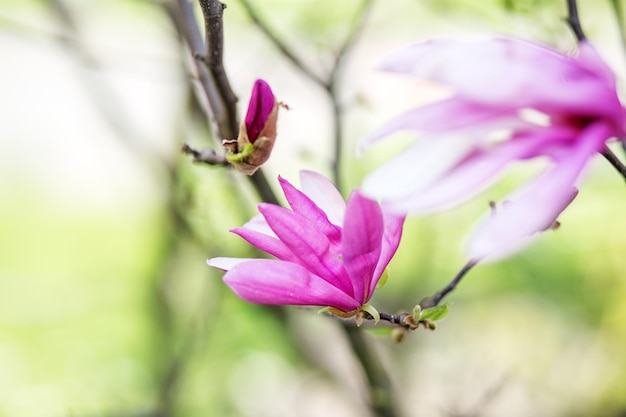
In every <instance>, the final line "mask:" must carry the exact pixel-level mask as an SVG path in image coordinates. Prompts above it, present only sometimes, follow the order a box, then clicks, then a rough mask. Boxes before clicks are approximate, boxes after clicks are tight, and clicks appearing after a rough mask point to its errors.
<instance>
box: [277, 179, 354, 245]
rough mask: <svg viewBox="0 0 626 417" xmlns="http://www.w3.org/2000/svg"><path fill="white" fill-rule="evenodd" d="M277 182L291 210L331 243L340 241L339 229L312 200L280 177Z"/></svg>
mask: <svg viewBox="0 0 626 417" xmlns="http://www.w3.org/2000/svg"><path fill="white" fill-rule="evenodd" d="M278 181H279V182H280V186H281V187H282V189H283V192H284V194H285V198H287V202H288V203H289V205H290V206H291V208H292V210H293V211H295V212H296V213H298V214H300V215H302V216H303V217H304V218H305V219H307V221H309V222H310V223H312V224H313V225H315V227H317V228H318V229H319V230H320V231H321V232H322V233H324V234H325V235H326V236H327V237H328V239H329V240H330V241H331V242H333V243H336V244H339V242H340V241H341V228H340V227H339V226H335V225H334V224H332V223H330V222H329V221H328V216H327V215H326V213H324V212H323V211H322V209H321V208H319V207H318V206H317V205H315V203H314V202H313V200H311V199H310V198H309V197H308V196H307V195H306V194H304V193H303V192H301V191H299V190H297V189H296V188H295V187H294V186H293V185H291V184H290V183H289V182H288V181H286V180H285V179H283V178H281V177H278ZM333 188H334V187H333ZM342 203H343V200H342Z"/></svg>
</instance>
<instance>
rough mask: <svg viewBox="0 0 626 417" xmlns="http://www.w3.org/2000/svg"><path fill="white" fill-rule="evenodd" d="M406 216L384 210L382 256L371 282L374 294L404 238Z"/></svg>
mask: <svg viewBox="0 0 626 417" xmlns="http://www.w3.org/2000/svg"><path fill="white" fill-rule="evenodd" d="M404 218H405V217H404V216H398V215H395V214H392V213H388V212H385V211H383V223H384V230H383V240H382V245H381V250H380V258H379V259H378V263H377V264H376V269H375V270H374V275H373V277H372V282H370V288H369V294H370V295H371V294H373V293H374V290H375V289H376V285H378V281H379V280H380V277H381V276H382V275H383V273H384V272H385V269H386V268H387V265H389V262H390V261H391V258H393V255H395V253H396V250H397V249H398V246H399V245H400V239H401V238H402V226H403V225H404Z"/></svg>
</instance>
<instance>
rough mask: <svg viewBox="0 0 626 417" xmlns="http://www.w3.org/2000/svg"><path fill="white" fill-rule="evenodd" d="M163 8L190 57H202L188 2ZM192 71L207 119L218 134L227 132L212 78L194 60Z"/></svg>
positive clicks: (182, 0)
mask: <svg viewBox="0 0 626 417" xmlns="http://www.w3.org/2000/svg"><path fill="white" fill-rule="evenodd" d="M163 6H164V7H165V10H166V11H167V13H168V15H169V17H170V19H171V20H172V23H173V24H174V27H175V28H176V30H177V31H178V33H179V34H180V35H181V36H182V38H183V39H184V40H185V43H186V44H187V47H188V48H189V50H190V53H191V55H192V56H193V57H197V56H203V55H204V41H203V40H202V34H201V33H200V28H199V27H198V25H197V24H196V18H195V15H194V11H193V6H192V5H191V3H190V2H189V1H188V0H175V3H174V2H173V1H166V2H164V3H163ZM194 69H195V70H196V73H197V77H198V81H199V83H200V86H201V87H202V90H203V91H204V94H205V96H206V100H207V101H208V108H207V109H205V110H206V111H208V112H209V113H210V114H209V118H210V119H212V120H215V121H216V123H217V125H218V126H217V128H218V131H219V132H222V131H228V129H229V127H228V125H226V124H224V122H222V124H220V121H221V120H225V118H224V117H223V116H221V115H222V114H223V113H224V112H225V109H224V103H223V102H222V100H221V98H220V94H219V91H218V89H217V86H216V85H215V82H214V81H213V77H212V76H211V74H210V73H209V70H208V69H207V67H206V66H205V65H204V64H202V63H201V62H200V61H198V60H195V65H194ZM218 137H219V136H218ZM228 139H232V138H228ZM220 145H221V144H220Z"/></svg>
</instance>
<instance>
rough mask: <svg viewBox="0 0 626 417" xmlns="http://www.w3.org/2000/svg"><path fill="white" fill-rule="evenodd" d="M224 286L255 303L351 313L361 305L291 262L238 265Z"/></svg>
mask: <svg viewBox="0 0 626 417" xmlns="http://www.w3.org/2000/svg"><path fill="white" fill-rule="evenodd" d="M224 282H225V283H226V285H228V286H229V287H230V288H231V289H232V290H233V291H234V292H235V294H237V295H238V296H239V297H241V298H243V299H244V300H246V301H249V302H251V303H258V304H279V305H314V306H330V307H335V308H338V309H340V310H343V311H351V310H355V309H357V308H359V307H360V304H359V303H358V302H357V301H356V300H355V299H353V298H352V297H350V296H348V295H347V294H346V293H344V292H343V291H341V290H340V289H338V288H337V287H335V286H334V285H332V284H330V283H328V282H327V281H325V280H324V279H322V278H321V277H319V276H317V275H315V274H313V273H311V272H310V271H309V270H307V268H305V267H303V266H301V265H298V264H294V263H291V262H283V261H277V260H272V259H256V260H249V261H247V262H241V263H238V264H237V265H235V266H234V267H233V268H232V269H230V270H229V271H228V272H227V273H226V274H225V275H224Z"/></svg>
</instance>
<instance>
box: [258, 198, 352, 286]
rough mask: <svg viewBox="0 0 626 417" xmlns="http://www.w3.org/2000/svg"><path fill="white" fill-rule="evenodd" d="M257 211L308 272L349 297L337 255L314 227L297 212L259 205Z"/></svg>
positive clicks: (347, 279)
mask: <svg viewBox="0 0 626 417" xmlns="http://www.w3.org/2000/svg"><path fill="white" fill-rule="evenodd" d="M259 211H260V212H261V213H262V214H263V216H264V217H265V220H266V221H267V223H268V224H269V226H270V227H271V228H272V230H273V231H274V233H276V236H278V237H279V239H280V240H281V241H282V242H283V243H284V244H285V246H286V247H287V248H289V250H290V251H291V252H292V253H293V254H294V255H295V256H296V257H297V258H298V259H299V262H298V263H300V264H301V265H302V266H304V267H306V268H307V269H308V270H309V271H311V272H312V273H314V274H316V275H318V276H320V277H321V278H323V279H325V280H326V281H328V282H329V283H331V284H332V285H335V286H336V287H338V288H340V289H341V290H343V291H344V292H346V294H349V295H353V292H352V284H351V282H350V278H349V277H348V275H347V273H346V271H345V270H344V268H343V263H342V261H341V259H340V258H339V253H334V252H335V251H336V249H335V248H333V247H332V246H331V243H330V241H329V240H328V238H327V237H326V235H324V234H323V233H322V232H321V231H319V230H318V229H317V228H316V227H315V226H314V225H312V224H310V223H309V222H307V221H306V219H305V218H304V217H303V216H301V215H300V214H298V213H294V212H293V211H290V210H287V209H285V208H283V207H279V206H275V205H272V204H259Z"/></svg>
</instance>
